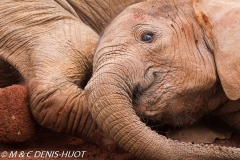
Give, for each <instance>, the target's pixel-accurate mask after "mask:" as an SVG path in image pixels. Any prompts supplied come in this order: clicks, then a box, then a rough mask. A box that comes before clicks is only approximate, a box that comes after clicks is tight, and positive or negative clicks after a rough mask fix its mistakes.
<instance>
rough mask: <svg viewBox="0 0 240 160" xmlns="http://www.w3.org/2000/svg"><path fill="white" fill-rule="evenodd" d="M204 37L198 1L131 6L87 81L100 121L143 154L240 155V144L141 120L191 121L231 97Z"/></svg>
mask: <svg viewBox="0 0 240 160" xmlns="http://www.w3.org/2000/svg"><path fill="white" fill-rule="evenodd" d="M204 37H205V35H204V32H203V30H202V28H201V27H200V25H199V23H198V21H197V20H196V18H195V16H194V11H193V7H192V1H191V0H183V1H174V0H167V1H163V0H162V1H161V0H158V1H148V2H142V3H138V4H136V5H132V6H130V7H128V8H126V9H125V10H124V11H123V12H122V13H121V14H120V15H118V16H117V17H116V18H115V19H114V20H113V21H112V22H111V23H110V25H109V26H108V27H107V28H106V29H105V31H104V33H103V35H102V37H101V38H100V41H99V44H98V47H97V49H96V52H95V55H94V60H93V76H92V78H91V80H90V81H89V83H88V85H87V86H86V87H85V91H86V94H87V97H88V103H89V107H90V112H91V113H92V116H93V119H94V120H95V121H96V122H97V124H98V125H99V127H100V128H102V129H103V131H104V132H105V133H106V134H107V135H108V136H109V137H110V138H112V139H113V140H114V141H115V142H117V143H118V144H119V145H120V146H121V147H122V148H124V149H125V150H126V151H129V152H131V153H133V154H134V155H136V156H137V157H139V158H142V159H153V160H156V159H162V160H163V159H199V160H201V159H209V160H213V159H240V149H236V148H227V147H217V146H215V147H214V146H209V145H196V144H186V143H179V142H176V141H172V140H170V139H167V138H165V137H163V136H161V135H158V134H157V133H156V132H155V131H152V130H151V129H150V128H149V127H147V126H146V125H145V124H144V123H143V122H141V121H140V118H143V119H144V118H148V119H152V120H155V121H157V122H158V123H160V124H164V123H166V124H171V125H174V126H182V125H189V124H192V123H194V122H195V121H196V120H197V119H199V118H200V117H201V116H203V115H204V114H206V113H209V112H211V111H213V110H214V109H216V108H217V107H219V106H220V105H223V104H224V103H225V102H226V101H227V100H228V98H227V97H226V95H225V93H224V91H223V89H222V87H221V85H220V84H219V82H218V81H217V74H216V68H215V62H214V56H213V54H212V52H211V50H210V49H209V46H208V45H207V44H206V42H205V40H204Z"/></svg>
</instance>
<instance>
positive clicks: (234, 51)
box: [193, 0, 240, 100]
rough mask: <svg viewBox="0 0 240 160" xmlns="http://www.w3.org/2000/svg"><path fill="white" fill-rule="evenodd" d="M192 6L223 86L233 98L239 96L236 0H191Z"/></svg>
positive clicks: (239, 30) (239, 39) (238, 10)
mask: <svg viewBox="0 0 240 160" xmlns="http://www.w3.org/2000/svg"><path fill="white" fill-rule="evenodd" d="M193 8H194V12H195V16H196V18H197V21H198V22H199V23H200V25H201V26H202V28H203V30H204V31H205V39H206V40H207V43H208V46H209V47H210V49H211V50H212V51H213V54H214V57H215V61H216V66H217V72H218V75H219V78H220V80H221V83H222V86H223V89H224V91H225V93H226V95H227V96H228V98H230V99H231V100H236V99H238V98H240V45H239V43H240V16H239V14H240V1H239V0H231V1H230V0H221V1H219V0H193Z"/></svg>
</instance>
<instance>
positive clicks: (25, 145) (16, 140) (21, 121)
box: [0, 85, 240, 160]
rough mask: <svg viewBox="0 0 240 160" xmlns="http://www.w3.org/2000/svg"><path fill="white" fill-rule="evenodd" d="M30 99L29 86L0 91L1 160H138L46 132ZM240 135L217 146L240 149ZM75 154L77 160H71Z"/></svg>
mask: <svg viewBox="0 0 240 160" xmlns="http://www.w3.org/2000/svg"><path fill="white" fill-rule="evenodd" d="M27 99H28V98H27V90H26V87H25V86H21V85H13V86H9V87H6V88H2V89H0V117H1V120H0V158H4V159H34V160H40V159H41V160H42V159H56V158H54V156H55V157H57V159H89V160H93V159H96V160H105V159H106V160H128V159H129V160H130V159H137V158H135V157H134V156H132V155H130V154H128V153H124V152H121V151H119V152H108V151H106V150H104V149H101V148H100V147H98V146H97V145H95V144H91V143H89V142H86V141H84V140H83V139H80V138H76V137H71V136H69V135H64V134H61V133H56V132H53V131H50V130H48V129H44V128H43V127H41V126H39V125H38V124H37V123H36V122H35V120H34V118H33V117H32V115H31V113H30V110H29V106H28V103H27ZM239 135H240V133H232V134H231V138H230V139H228V140H215V142H214V143H215V144H220V145H225V146H234V147H240V138H239V137H240V136H239ZM204 136H205V135H204ZM193 139H194V138H193ZM39 151H41V152H39ZM44 151H48V152H49V154H50V156H49V155H48V156H46V152H44ZM83 151H86V152H83ZM50 152H51V153H50ZM15 153H16V155H15ZM22 153H25V154H22ZM28 153H29V154H28ZM40 153H42V157H43V158H41V155H40ZM72 153H73V157H72V158H70V156H71V155H72ZM83 153H84V155H83ZM27 154H28V155H27ZM74 155H75V157H74ZM27 156H29V157H27ZM82 156H83V157H82ZM46 157H51V158H46Z"/></svg>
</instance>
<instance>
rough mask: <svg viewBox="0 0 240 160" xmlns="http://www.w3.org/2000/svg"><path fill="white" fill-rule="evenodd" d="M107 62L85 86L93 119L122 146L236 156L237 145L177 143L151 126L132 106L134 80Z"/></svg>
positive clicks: (153, 155)
mask: <svg viewBox="0 0 240 160" xmlns="http://www.w3.org/2000/svg"><path fill="white" fill-rule="evenodd" d="M106 66H107V65H105V66H103V67H100V70H98V71H96V72H95V73H94V75H93V77H92V79H91V80H90V81H89V83H88V85H87V87H86V88H85V90H86V94H87V97H88V103H89V108H90V112H91V113H92V117H93V119H95V121H96V122H97V124H98V125H99V127H100V128H102V129H103V131H104V132H105V133H106V134H107V135H109V137H110V138H112V139H113V140H114V141H115V142H117V143H118V144H119V146H120V147H122V148H123V149H124V150H126V151H128V152H130V153H132V154H134V155H135V156H137V157H139V158H141V159H153V160H156V159H211V160H212V159H239V157H240V150H239V149H235V148H228V147H218V146H213V145H198V144H191V143H189V144H187V143H180V142H177V141H173V140H171V139H167V138H166V137H164V136H161V135H159V134H157V133H156V132H155V131H153V130H151V129H150V128H149V127H147V126H146V125H145V124H144V123H143V122H141V121H140V118H139V117H138V116H137V115H136V113H135V111H134V110H133V105H132V92H133V88H134V85H133V83H135V82H134V80H133V81H130V82H129V81H126V80H125V79H123V78H122V79H121V78H119V77H121V75H120V76H119V73H117V72H116V71H110V70H111V69H109V68H111V67H109V66H108V67H106ZM125 73H126V72H125ZM129 73H130V72H129ZM117 74H118V75H117ZM130 76H131V75H125V76H124V77H130Z"/></svg>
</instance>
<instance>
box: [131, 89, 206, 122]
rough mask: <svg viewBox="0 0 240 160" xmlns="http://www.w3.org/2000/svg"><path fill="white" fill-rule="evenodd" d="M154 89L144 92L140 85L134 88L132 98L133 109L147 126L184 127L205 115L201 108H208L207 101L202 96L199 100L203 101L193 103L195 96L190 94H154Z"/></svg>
mask: <svg viewBox="0 0 240 160" xmlns="http://www.w3.org/2000/svg"><path fill="white" fill-rule="evenodd" d="M152 88H153V87H150V88H148V89H146V90H144V89H143V88H142V87H141V86H140V85H139V84H138V85H137V86H136V87H135V88H134V91H133V96H132V105H133V109H134V110H135V112H136V114H137V115H138V116H139V117H140V119H141V120H142V122H144V123H145V124H146V125H148V124H147V123H149V122H151V123H154V124H155V125H158V126H159V125H160V126H162V125H170V126H174V127H182V126H186V125H192V124H193V123H195V122H196V121H197V120H198V119H199V118H200V117H201V116H203V115H204V113H205V111H204V110H201V108H205V107H206V104H205V101H206V100H205V99H204V98H203V97H201V96H199V97H200V98H199V99H203V100H199V101H198V100H195V101H191V99H194V96H193V97H192V96H190V95H189V94H186V95H180V94H177V93H176V94H173V93H172V92H171V93H169V92H163V93H162V92H161V93H160V92H157V93H155V94H153V92H152ZM171 94H172V95H171ZM149 97H152V98H149ZM191 97H192V98H191Z"/></svg>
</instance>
